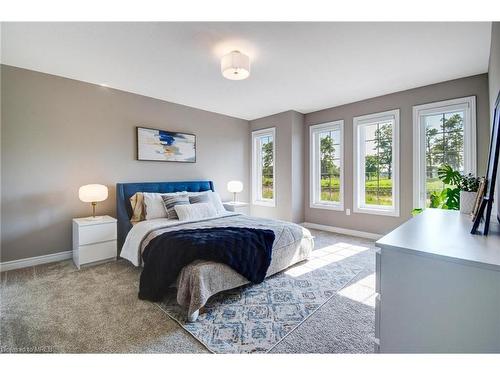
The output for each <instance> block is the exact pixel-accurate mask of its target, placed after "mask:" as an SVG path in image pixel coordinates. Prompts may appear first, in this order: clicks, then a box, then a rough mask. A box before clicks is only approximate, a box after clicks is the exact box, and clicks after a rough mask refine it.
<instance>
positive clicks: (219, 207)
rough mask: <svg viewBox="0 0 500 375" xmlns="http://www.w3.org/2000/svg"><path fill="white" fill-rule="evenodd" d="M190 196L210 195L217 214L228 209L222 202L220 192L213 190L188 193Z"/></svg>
mask: <svg viewBox="0 0 500 375" xmlns="http://www.w3.org/2000/svg"><path fill="white" fill-rule="evenodd" d="M188 194H189V196H198V195H202V194H206V195H208V198H209V199H210V202H212V204H213V205H214V208H215V212H216V213H217V215H221V214H223V213H226V209H225V208H224V205H223V204H222V201H221V199H220V195H219V194H218V193H215V192H213V191H204V192H201V193H188Z"/></svg>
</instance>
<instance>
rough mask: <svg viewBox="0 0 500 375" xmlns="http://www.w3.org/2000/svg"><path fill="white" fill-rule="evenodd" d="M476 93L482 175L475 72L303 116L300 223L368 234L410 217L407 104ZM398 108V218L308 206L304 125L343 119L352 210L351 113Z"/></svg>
mask: <svg viewBox="0 0 500 375" xmlns="http://www.w3.org/2000/svg"><path fill="white" fill-rule="evenodd" d="M471 95H476V100H477V102H476V106H477V142H478V144H477V150H478V158H477V163H478V164H477V167H478V173H479V174H484V173H485V170H486V163H487V161H486V159H487V153H488V145H489V95H488V75H487V74H481V75H477V76H472V77H466V78H462V79H457V80H453V81H448V82H442V83H438V84H435V85H430V86H425V87H419V88H416V89H412V90H407V91H401V92H397V93H393V94H389V95H384V96H380V97H376V98H372V99H368V100H364V101H360V102H356V103H351V104H347V105H343V106H339V107H334V108H329V109H324V110H321V111H317V112H313V113H308V114H306V115H305V124H306V126H305V127H304V139H305V140H306V142H305V143H306V145H305V153H304V158H305V160H306V162H305V163H304V168H305V174H304V186H305V188H306V191H307V193H306V195H305V200H304V215H305V221H307V222H311V223H317V224H323V225H330V226H335V227H342V228H348V229H353V230H358V231H365V232H370V233H380V234H385V233H387V232H389V231H390V230H392V229H394V228H395V227H397V226H398V225H400V224H401V223H403V222H405V221H406V220H408V219H409V218H410V217H411V214H410V213H411V210H412V208H413V207H412V194H413V191H412V190H413V184H412V168H413V167H412V163H413V162H412V152H413V139H412V107H413V106H414V105H419V104H424V103H429V102H435V101H440V100H446V99H453V98H459V97H464V96H471ZM396 108H399V109H400V141H401V143H400V199H401V201H400V217H388V216H380V215H369V214H358V213H352V214H351V216H347V215H346V214H345V212H339V211H331V210H322V209H316V208H310V207H309V188H308V186H309V163H308V162H307V160H308V157H309V126H311V125H314V124H319V123H324V122H328V121H334V120H344V144H345V147H344V168H345V169H344V191H345V197H344V205H345V208H350V209H351V211H352V199H353V197H352V191H353V176H352V171H353V155H352V144H353V139H352V137H353V132H352V119H353V117H355V116H359V115H365V114H370V113H376V112H382V111H387V110H391V109H396Z"/></svg>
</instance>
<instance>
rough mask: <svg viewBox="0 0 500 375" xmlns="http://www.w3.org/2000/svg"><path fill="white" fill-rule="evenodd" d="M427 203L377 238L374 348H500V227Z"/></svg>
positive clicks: (454, 350)
mask: <svg viewBox="0 0 500 375" xmlns="http://www.w3.org/2000/svg"><path fill="white" fill-rule="evenodd" d="M471 227H472V221H471V219H470V217H469V216H468V215H463V214H460V213H459V212H458V211H446V210H437V209H427V210H425V211H424V213H422V214H420V215H417V216H416V217H415V218H413V219H411V220H409V221H408V222H406V223H405V224H403V225H402V226H400V227H399V228H397V229H395V230H394V231H392V232H391V233H389V234H388V235H386V236H385V237H383V238H382V239H380V240H379V241H377V246H378V247H380V248H381V250H380V251H379V253H378V254H377V257H376V263H377V265H376V266H377V271H376V272H377V274H376V291H377V293H379V294H378V296H377V298H376V313H375V336H376V339H377V343H376V345H375V350H376V351H380V352H382V353H478V352H479V353H491V352H495V353H498V352H500V228H499V225H498V222H496V220H495V223H493V224H492V227H491V229H490V234H489V235H488V236H487V237H485V236H481V235H471V234H470V228H471Z"/></svg>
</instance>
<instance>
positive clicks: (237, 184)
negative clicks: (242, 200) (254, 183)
mask: <svg viewBox="0 0 500 375" xmlns="http://www.w3.org/2000/svg"><path fill="white" fill-rule="evenodd" d="M227 190H228V191H229V192H230V193H241V192H242V191H243V182H241V181H229V182H228V183H227Z"/></svg>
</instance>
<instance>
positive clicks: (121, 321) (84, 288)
mask: <svg viewBox="0 0 500 375" xmlns="http://www.w3.org/2000/svg"><path fill="white" fill-rule="evenodd" d="M314 235H315V236H316V249H321V248H322V247H325V246H328V245H329V244H335V243H338V242H345V243H352V244H365V245H370V246H373V243H371V242H369V241H366V240H362V239H358V238H354V237H346V236H340V235H334V234H330V233H326V232H319V231H314ZM373 263H374V261H373ZM373 269H374V264H372V265H371V266H370V267H368V268H367V269H365V270H364V271H363V272H362V273H361V274H360V275H358V277H357V278H356V279H355V280H353V281H352V282H351V283H350V286H348V287H346V288H344V290H343V291H340V292H339V294H338V295H336V296H335V297H334V298H332V300H330V301H329V302H328V303H327V304H325V305H324V306H322V307H321V308H320V309H319V310H318V311H316V312H315V313H314V314H313V315H312V316H311V317H310V318H309V319H308V320H306V321H305V322H304V323H303V324H302V325H301V326H299V327H298V328H297V329H296V330H295V331H293V332H292V333H291V334H290V335H288V336H287V337H285V339H284V340H283V341H282V342H280V343H279V344H278V345H277V346H276V347H275V348H274V349H273V351H272V352H273V353H280V352H287V353H305V352H319V353H336V352H349V353H363V352H365V353H366V352H372V351H373V321H374V310H373V304H372V297H373V285H372V283H371V282H370V281H369V280H370V279H371V276H372V275H373ZM138 281H139V270H137V269H136V268H134V267H133V266H131V265H129V263H128V262H126V261H123V260H120V261H117V262H109V263H105V264H101V265H96V266H90V267H86V268H82V270H80V271H78V270H77V269H76V268H75V267H74V266H73V264H72V263H71V261H64V262H58V263H52V264H49V265H41V266H36V267H30V268H26V269H22V270H15V271H8V272H2V273H1V288H0V351H2V352H63V353H93V352H105V353H110V352H111V353H129V352H146V353H149V352H160V353H207V350H206V349H205V348H204V347H203V346H202V345H201V344H200V343H199V342H198V341H197V340H196V339H194V338H193V337H192V336H191V335H190V334H188V333H187V332H186V331H184V329H183V328H181V327H180V326H179V325H178V324H177V323H176V322H175V321H173V320H172V319H170V318H169V317H168V316H167V315H166V314H165V313H164V312H163V311H161V310H160V309H159V308H158V307H157V306H156V305H155V304H153V303H150V302H146V301H141V300H139V299H138V298H137V290H138Z"/></svg>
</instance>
